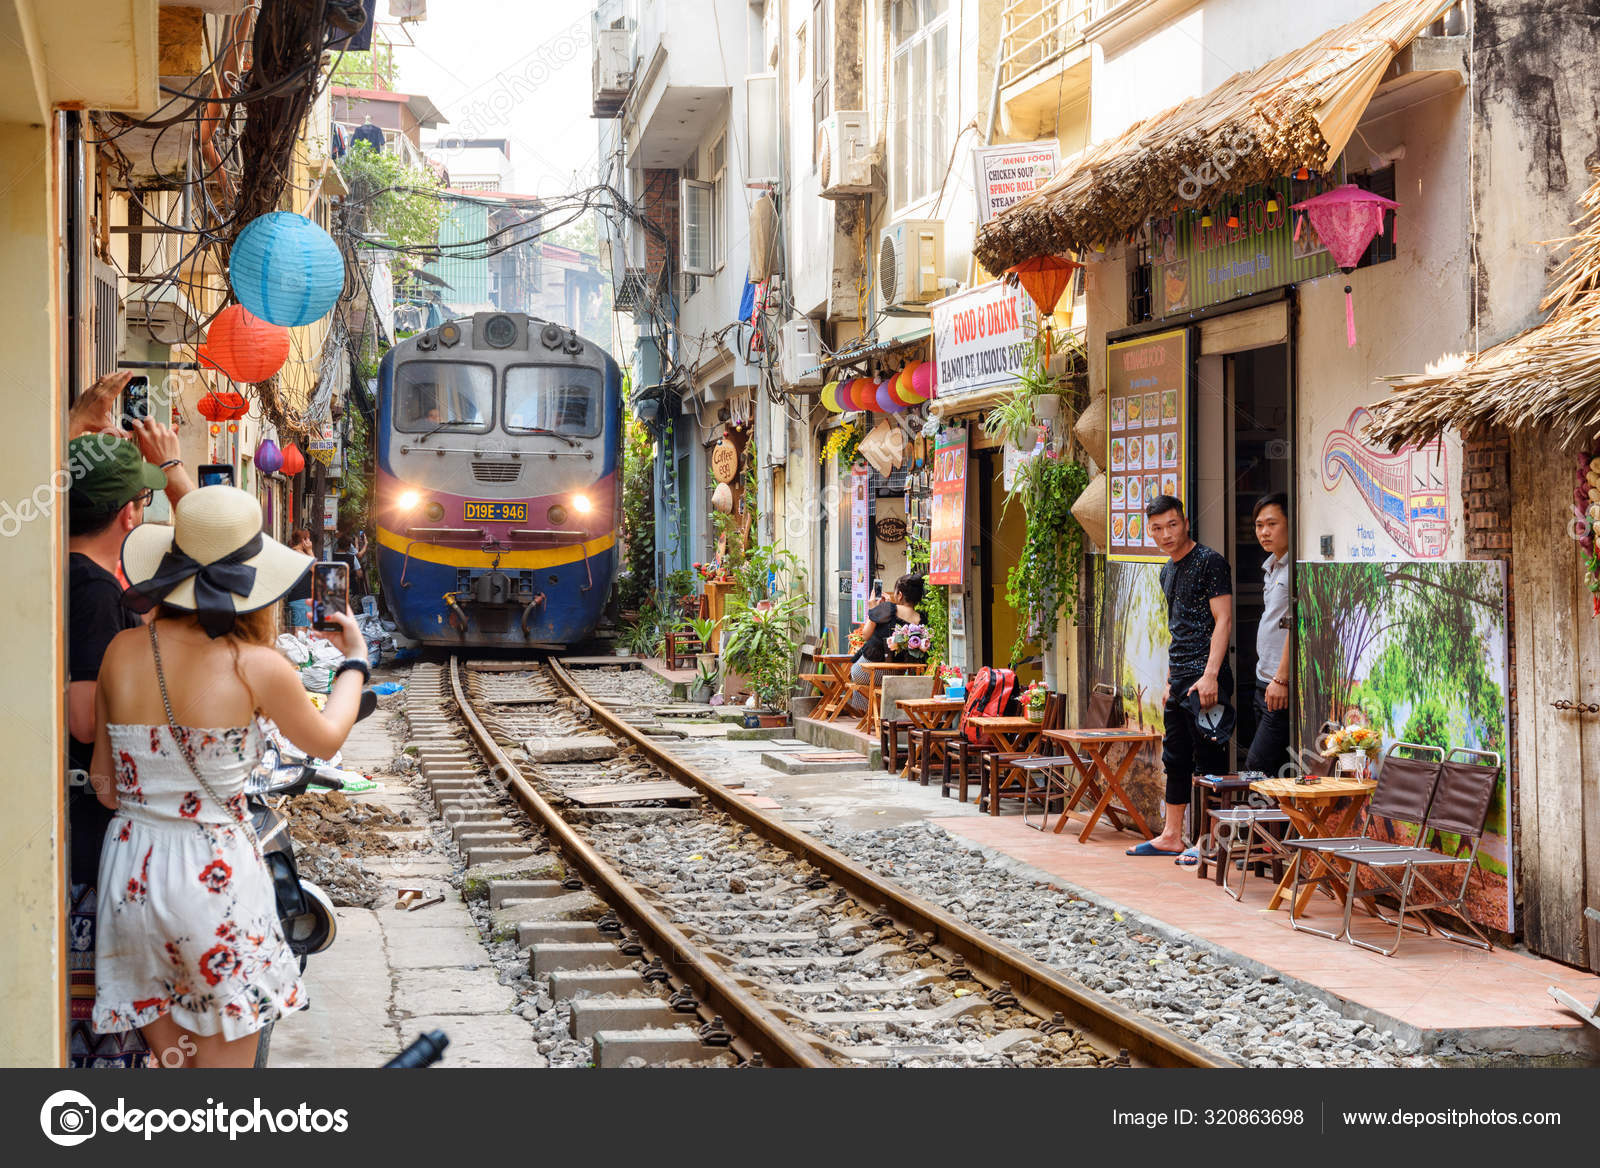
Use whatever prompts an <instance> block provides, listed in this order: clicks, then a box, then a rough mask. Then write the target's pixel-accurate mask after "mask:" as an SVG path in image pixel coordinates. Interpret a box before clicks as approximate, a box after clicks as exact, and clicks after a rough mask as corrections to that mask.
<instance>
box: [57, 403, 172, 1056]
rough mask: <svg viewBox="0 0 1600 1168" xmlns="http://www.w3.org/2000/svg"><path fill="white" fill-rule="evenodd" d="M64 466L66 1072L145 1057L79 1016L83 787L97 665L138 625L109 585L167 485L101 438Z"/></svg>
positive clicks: (87, 820) (93, 808)
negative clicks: (68, 481) (131, 537)
mask: <svg viewBox="0 0 1600 1168" xmlns="http://www.w3.org/2000/svg"><path fill="white" fill-rule="evenodd" d="M67 468H68V471H69V472H70V474H71V476H72V487H71V489H70V491H69V494H68V523H67V532H68V540H67V550H68V551H69V553H70V556H69V558H68V564H67V605H68V607H67V612H68V622H69V623H68V627H67V677H68V686H67V732H68V735H69V739H68V743H67V760H68V761H67V765H68V768H69V772H70V773H71V777H72V780H73V783H72V786H71V788H70V789H69V790H68V792H67V807H68V815H69V819H68V822H69V825H70V831H71V837H70V843H71V851H70V858H69V864H68V873H69V875H68V884H69V885H70V887H71V896H72V902H71V914H72V917H71V953H70V955H69V958H70V967H71V968H70V970H69V976H70V979H71V989H72V1001H71V1008H72V1009H71V1022H70V1029H71V1031H72V1033H70V1034H69V1036H68V1038H69V1051H68V1054H69V1057H70V1058H71V1061H72V1065H75V1066H106V1065H123V1066H128V1065H138V1064H141V1063H142V1062H143V1061H144V1059H145V1057H146V1056H145V1053H144V1050H143V1044H142V1043H140V1042H137V1041H134V1042H128V1041H125V1040H124V1036H120V1035H103V1036H102V1035H96V1034H95V1033H94V1032H93V1030H92V1029H91V1028H90V1026H89V1018H88V1013H87V1012H86V1011H84V1010H82V1009H80V1006H82V1005H84V1004H85V1001H84V999H85V998H86V999H87V1005H88V1006H90V1007H92V1006H93V1000H94V926H93V919H94V917H93V909H94V900H95V883H96V876H97V875H98V869H99V866H100V844H101V841H102V840H103V838H104V836H105V831H106V825H107V824H108V823H109V822H110V821H111V814H112V813H111V812H110V811H109V810H107V809H106V808H105V807H104V806H103V805H102V804H101V802H100V801H99V800H98V799H97V798H95V795H94V792H93V791H91V790H90V789H89V787H88V786H87V785H86V782H85V779H86V777H87V774H88V770H89V760H90V758H91V757H92V756H93V755H94V731H95V724H94V723H95V687H96V685H97V684H98V682H99V677H100V661H101V659H102V658H103V657H104V656H105V652H106V646H107V645H109V644H110V643H111V639H112V638H113V637H115V636H116V635H117V634H118V633H120V632H122V631H123V630H124V629H130V628H136V627H138V625H139V623H140V619H139V617H138V616H136V615H135V614H134V613H133V612H131V611H130V610H128V609H127V608H125V607H123V604H122V583H121V581H120V580H119V579H118V578H117V568H118V565H119V560H120V558H121V554H122V541H123V539H124V538H125V537H126V536H127V534H128V532H130V531H132V530H133V529H134V528H135V527H137V526H139V524H140V523H142V522H144V509H145V505H146V504H147V503H149V502H150V500H151V499H152V498H153V497H154V495H155V492H156V491H159V490H162V489H164V488H165V487H166V486H167V476H166V474H165V473H164V472H163V471H162V469H161V468H160V467H159V466H156V465H154V464H153V463H149V462H146V461H145V460H144V459H143V458H142V457H141V456H140V454H139V447H138V446H137V445H135V444H134V443H133V442H132V441H130V440H129V439H127V438H123V437H119V436H118V435H116V434H104V433H102V434H85V435H83V436H82V437H78V438H74V439H73V440H72V441H71V442H69V443H68V444H67ZM134 1033H137V1032H134Z"/></svg>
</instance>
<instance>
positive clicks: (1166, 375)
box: [1102, 329, 1189, 562]
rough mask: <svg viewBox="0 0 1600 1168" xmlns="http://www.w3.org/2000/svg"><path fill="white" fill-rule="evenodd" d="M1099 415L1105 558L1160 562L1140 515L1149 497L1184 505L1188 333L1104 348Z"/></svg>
mask: <svg viewBox="0 0 1600 1168" xmlns="http://www.w3.org/2000/svg"><path fill="white" fill-rule="evenodd" d="M1106 409H1107V412H1108V413H1109V415H1110V426H1109V429H1108V435H1109V436H1108V438H1107V446H1108V450H1107V451H1106V458H1105V461H1104V463H1102V465H1103V466H1105V467H1106V474H1107V476H1108V478H1109V480H1110V482H1109V489H1108V490H1107V492H1106V493H1107V496H1108V498H1109V501H1110V522H1109V523H1108V524H1107V526H1106V530H1107V531H1108V532H1109V538H1110V540H1111V546H1110V547H1109V548H1108V549H1107V552H1108V554H1109V556H1110V558H1111V559H1113V560H1132V561H1147V562H1149V561H1160V560H1162V559H1164V558H1165V557H1164V556H1162V554H1161V552H1160V550H1159V549H1157V547H1156V544H1155V541H1154V540H1153V539H1151V538H1150V533H1149V530H1148V528H1147V525H1146V516H1145V513H1144V509H1145V506H1146V505H1147V504H1148V503H1149V502H1150V501H1151V500H1152V499H1154V498H1155V497H1156V496H1157V495H1174V496H1176V497H1177V498H1178V499H1180V500H1182V502H1183V505H1184V509H1185V511H1187V510H1188V507H1189V330H1188V329H1173V330H1172V331H1171V332H1165V333H1154V334H1152V335H1150V336H1146V337H1139V338H1137V339H1135V340H1131V341H1119V342H1118V343H1117V344H1114V345H1107V346H1106Z"/></svg>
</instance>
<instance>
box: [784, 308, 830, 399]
mask: <svg viewBox="0 0 1600 1168" xmlns="http://www.w3.org/2000/svg"><path fill="white" fill-rule="evenodd" d="M782 345H783V350H782V354H783V355H782V357H781V358H780V365H779V372H780V373H781V374H782V376H783V383H784V384H785V385H821V384H822V370H821V369H819V368H818V366H819V365H821V364H822V357H821V355H820V352H819V350H820V348H821V346H820V345H818V344H817V326H816V325H815V324H813V323H812V322H811V319H810V318H809V317H805V316H799V317H796V318H795V319H794V320H791V321H789V322H788V323H787V324H785V325H784V326H783V335H782Z"/></svg>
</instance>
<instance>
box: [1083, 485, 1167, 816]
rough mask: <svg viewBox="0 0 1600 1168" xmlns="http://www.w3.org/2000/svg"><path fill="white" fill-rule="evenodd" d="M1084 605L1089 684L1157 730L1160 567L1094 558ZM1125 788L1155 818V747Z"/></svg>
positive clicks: (1158, 788)
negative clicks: (1104, 685)
mask: <svg viewBox="0 0 1600 1168" xmlns="http://www.w3.org/2000/svg"><path fill="white" fill-rule="evenodd" d="M1116 518H1117V517H1116V516H1113V519H1112V522H1113V524H1115V521H1116ZM1140 518H1141V519H1142V518H1143V517H1142V516H1140ZM1140 538H1141V539H1142V538H1143V533H1142V532H1141V534H1140ZM1124 540H1125V541H1126V535H1124ZM1113 542H1115V540H1114V539H1113ZM1085 604H1086V605H1088V606H1090V607H1089V608H1088V610H1087V611H1088V612H1089V613H1090V615H1091V617H1092V621H1093V627H1094V629H1095V630H1096V635H1095V638H1094V646H1093V652H1094V657H1093V661H1092V664H1091V677H1090V682H1091V683H1095V682H1109V683H1111V684H1113V685H1115V686H1116V687H1117V689H1118V691H1119V692H1121V694H1122V704H1123V709H1124V710H1125V711H1126V713H1127V718H1128V723H1129V725H1133V726H1140V727H1149V728H1151V729H1155V730H1160V729H1161V728H1162V725H1163V723H1162V710H1161V687H1162V685H1164V684H1165V681H1166V675H1167V641H1168V640H1169V635H1168V632H1167V603H1166V598H1165V597H1164V596H1163V595H1162V593H1161V565H1160V564H1159V563H1134V562H1127V561H1119V560H1109V559H1100V558H1098V557H1097V558H1096V562H1095V568H1094V572H1093V577H1092V580H1091V582H1090V591H1089V594H1088V596H1087V597H1086V599H1085ZM1125 786H1126V788H1127V791H1128V794H1129V796H1130V797H1131V798H1132V799H1133V800H1134V801H1135V803H1136V804H1137V805H1138V807H1139V810H1140V812H1141V813H1142V814H1143V815H1145V816H1146V817H1147V818H1149V817H1152V816H1153V817H1156V818H1159V817H1160V815H1161V799H1162V792H1163V791H1164V789H1165V778H1164V776H1163V772H1162V769H1161V750H1160V748H1159V747H1154V748H1151V749H1147V750H1143V751H1141V752H1140V753H1139V756H1138V758H1136V759H1135V760H1134V762H1133V765H1132V769H1131V770H1130V772H1129V775H1128V778H1127V781H1126V784H1125ZM1152 822H1154V820H1153V819H1152Z"/></svg>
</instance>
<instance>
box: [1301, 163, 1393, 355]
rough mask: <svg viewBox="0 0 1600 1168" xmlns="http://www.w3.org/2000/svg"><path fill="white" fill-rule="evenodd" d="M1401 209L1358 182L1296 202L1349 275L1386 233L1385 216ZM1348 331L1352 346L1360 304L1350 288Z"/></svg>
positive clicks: (1346, 289)
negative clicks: (1371, 245) (1357, 184)
mask: <svg viewBox="0 0 1600 1168" xmlns="http://www.w3.org/2000/svg"><path fill="white" fill-rule="evenodd" d="M1398 206H1400V204H1399V203H1397V202H1395V201H1394V200H1393V199H1386V198H1384V197H1383V196H1382V195H1375V194H1373V193H1372V192H1371V191H1364V190H1362V189H1361V188H1360V187H1358V186H1356V185H1355V184H1354V183H1346V184H1345V185H1344V186H1342V187H1334V188H1333V190H1331V191H1328V192H1327V193H1326V194H1321V195H1317V196H1315V197H1313V198H1310V199H1306V200H1305V201H1304V202H1301V203H1296V204H1295V205H1294V207H1293V208H1291V209H1292V210H1295V211H1304V212H1305V213H1306V217H1307V218H1308V219H1310V220H1311V226H1312V227H1314V228H1315V229H1316V232H1317V237H1318V238H1319V239H1321V240H1322V242H1323V244H1324V246H1326V247H1327V249H1328V254H1329V255H1331V256H1332V257H1333V262H1334V263H1336V264H1338V265H1339V270H1340V271H1341V272H1343V273H1344V274H1345V275H1346V276H1348V275H1349V274H1350V273H1351V272H1353V271H1355V270H1356V265H1357V264H1359V263H1360V262H1361V256H1362V255H1363V254H1364V253H1365V252H1366V250H1367V245H1368V244H1370V243H1371V242H1372V240H1373V237H1374V236H1376V235H1377V234H1378V233H1379V232H1380V231H1382V230H1383V213H1384V212H1385V211H1390V210H1393V209H1395V208H1396V207H1398ZM1344 330H1345V341H1346V344H1347V345H1348V346H1349V347H1354V346H1355V343H1356V305H1355V301H1354V300H1353V299H1352V298H1351V295H1350V285H1349V284H1346V285H1345V286H1344Z"/></svg>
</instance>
